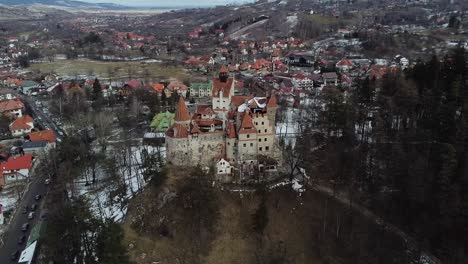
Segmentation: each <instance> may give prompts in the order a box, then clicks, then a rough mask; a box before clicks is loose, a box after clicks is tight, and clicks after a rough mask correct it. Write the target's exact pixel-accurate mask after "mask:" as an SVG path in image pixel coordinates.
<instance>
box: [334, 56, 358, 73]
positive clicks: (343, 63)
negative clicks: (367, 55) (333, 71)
mask: <svg viewBox="0 0 468 264" xmlns="http://www.w3.org/2000/svg"><path fill="white" fill-rule="evenodd" d="M353 67H354V63H353V62H352V61H350V60H348V59H342V60H340V61H339V62H337V63H336V68H337V69H338V70H340V71H349V70H350V69H351V68H353Z"/></svg>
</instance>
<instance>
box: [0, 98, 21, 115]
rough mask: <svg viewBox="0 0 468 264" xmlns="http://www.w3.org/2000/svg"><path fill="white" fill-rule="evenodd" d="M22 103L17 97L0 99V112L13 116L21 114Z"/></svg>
mask: <svg viewBox="0 0 468 264" xmlns="http://www.w3.org/2000/svg"><path fill="white" fill-rule="evenodd" d="M23 109H24V104H23V102H21V101H20V100H19V99H11V100H4V101H0V113H2V114H10V115H11V116H13V117H14V118H17V117H21V116H23Z"/></svg>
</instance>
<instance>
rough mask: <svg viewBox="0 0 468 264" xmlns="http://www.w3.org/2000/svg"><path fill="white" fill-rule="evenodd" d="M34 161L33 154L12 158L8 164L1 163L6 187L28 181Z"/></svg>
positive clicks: (0, 166)
mask: <svg viewBox="0 0 468 264" xmlns="http://www.w3.org/2000/svg"><path fill="white" fill-rule="evenodd" d="M32 161H33V156H32V155H31V154H24V155H23V156H18V157H10V158H8V160H7V161H6V162H2V163H0V168H1V169H0V171H1V173H2V175H3V182H4V183H5V185H6V184H9V183H12V182H16V181H21V180H26V179H28V178H29V173H30V172H31V169H32Z"/></svg>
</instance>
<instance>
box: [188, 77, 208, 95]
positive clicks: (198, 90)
mask: <svg viewBox="0 0 468 264" xmlns="http://www.w3.org/2000/svg"><path fill="white" fill-rule="evenodd" d="M212 91H213V82H211V81H210V82H208V83H192V85H190V96H191V97H209V96H211V93H212Z"/></svg>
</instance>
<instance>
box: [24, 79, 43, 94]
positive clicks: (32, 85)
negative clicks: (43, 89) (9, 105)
mask: <svg viewBox="0 0 468 264" xmlns="http://www.w3.org/2000/svg"><path fill="white" fill-rule="evenodd" d="M38 86H39V84H38V83H36V82H34V81H24V82H23V83H22V84H21V86H20V88H21V92H22V93H23V94H30V91H31V90H33V89H35V88H37V87H38Z"/></svg>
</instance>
